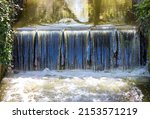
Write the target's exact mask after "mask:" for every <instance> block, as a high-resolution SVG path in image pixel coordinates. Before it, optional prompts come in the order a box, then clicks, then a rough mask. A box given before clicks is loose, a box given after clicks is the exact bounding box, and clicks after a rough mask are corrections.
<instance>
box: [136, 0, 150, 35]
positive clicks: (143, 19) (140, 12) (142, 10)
mask: <svg viewBox="0 0 150 119" xmlns="http://www.w3.org/2000/svg"><path fill="white" fill-rule="evenodd" d="M136 15H137V18H138V22H139V23H140V28H141V31H142V32H143V33H144V35H147V34H148V31H149V29H150V0H142V1H141V2H140V3H139V4H138V5H136Z"/></svg>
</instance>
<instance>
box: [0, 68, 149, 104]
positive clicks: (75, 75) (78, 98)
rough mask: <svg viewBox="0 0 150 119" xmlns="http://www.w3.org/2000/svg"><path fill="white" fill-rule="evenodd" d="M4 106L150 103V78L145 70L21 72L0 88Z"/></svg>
mask: <svg viewBox="0 0 150 119" xmlns="http://www.w3.org/2000/svg"><path fill="white" fill-rule="evenodd" d="M0 92H1V93H0V94H1V95H0V100H1V101H5V102H16V101H18V102H20V101H21V102H30V101H33V102H49V101H50V102H87V101H88V102H94V101H95V102H108V101H109V102H111V101H113V102H120V101H121V102H124V101H133V102H141V101H150V77H148V76H146V73H145V69H144V68H143V69H136V70H128V71H121V70H115V71H107V72H106V71H105V72H103V71H101V72H93V71H91V70H86V71H85V70H65V71H50V70H49V69H45V70H43V71H32V72H31V71H30V72H20V73H18V74H13V76H11V77H7V78H5V79H4V80H3V81H2V84H1V87H0Z"/></svg>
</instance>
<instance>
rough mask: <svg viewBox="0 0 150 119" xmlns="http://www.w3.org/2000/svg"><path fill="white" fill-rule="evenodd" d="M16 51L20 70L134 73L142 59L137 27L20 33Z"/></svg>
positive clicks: (17, 35)
mask: <svg viewBox="0 0 150 119" xmlns="http://www.w3.org/2000/svg"><path fill="white" fill-rule="evenodd" d="M14 49H15V50H14V66H15V69H18V70H43V69H45V68H49V69H51V70H60V69H94V70H108V69H113V68H116V67H118V68H124V69H129V68H130V69H132V68H135V67H138V66H140V61H141V59H142V57H141V52H140V51H141V50H142V49H141V47H140V38H139V35H138V32H137V30H136V28H134V27H131V28H130V29H128V30H126V28H123V27H122V28H121V29H120V30H119V29H117V28H115V27H112V26H96V27H95V29H90V28H89V27H87V28H86V27H85V28H82V29H81V30H80V29H76V28H70V29H69V28H68V29H67V28H60V29H57V28H56V29H51V27H48V28H47V29H46V30H43V28H39V29H38V28H36V29H34V28H33V29H30V30H29V29H19V30H18V31H17V33H16V39H15V42H14Z"/></svg>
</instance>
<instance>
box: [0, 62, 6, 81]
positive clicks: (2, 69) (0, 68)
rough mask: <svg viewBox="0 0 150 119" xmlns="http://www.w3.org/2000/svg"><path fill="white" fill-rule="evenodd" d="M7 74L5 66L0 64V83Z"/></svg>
mask: <svg viewBox="0 0 150 119" xmlns="http://www.w3.org/2000/svg"><path fill="white" fill-rule="evenodd" d="M5 74H6V67H5V66H4V65H2V64H0V81H1V80H2V78H3V77H4V76H5Z"/></svg>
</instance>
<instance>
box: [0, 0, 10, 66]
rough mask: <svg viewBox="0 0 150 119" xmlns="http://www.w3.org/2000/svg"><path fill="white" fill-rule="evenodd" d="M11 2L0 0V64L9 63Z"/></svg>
mask: <svg viewBox="0 0 150 119" xmlns="http://www.w3.org/2000/svg"><path fill="white" fill-rule="evenodd" d="M12 13H13V7H12V2H9V1H7V0H1V1H0V64H4V65H9V64H10V60H11V49H12V33H13V32H12V27H11V24H12V21H13V20H12V19H11V16H12Z"/></svg>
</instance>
